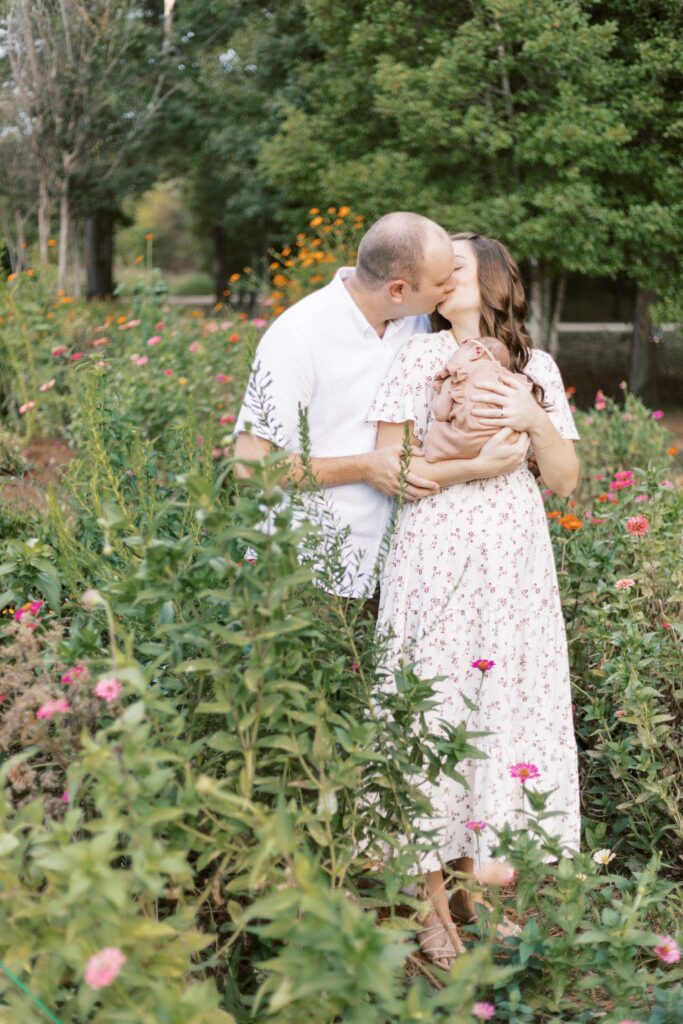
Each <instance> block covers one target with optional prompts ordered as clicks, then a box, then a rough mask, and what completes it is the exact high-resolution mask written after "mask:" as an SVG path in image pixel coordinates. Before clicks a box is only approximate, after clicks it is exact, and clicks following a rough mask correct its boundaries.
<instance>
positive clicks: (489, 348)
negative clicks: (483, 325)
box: [424, 338, 533, 462]
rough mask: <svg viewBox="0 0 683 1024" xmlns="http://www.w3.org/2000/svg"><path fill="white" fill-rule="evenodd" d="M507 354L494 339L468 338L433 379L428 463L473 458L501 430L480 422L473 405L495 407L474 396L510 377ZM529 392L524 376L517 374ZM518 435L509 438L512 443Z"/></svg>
mask: <svg viewBox="0 0 683 1024" xmlns="http://www.w3.org/2000/svg"><path fill="white" fill-rule="evenodd" d="M509 367H510V353H509V351H508V349H507V346H506V345H504V344H503V342H502V341H499V340H498V339H497V338H470V339H469V340H468V341H465V342H463V344H462V345H460V346H459V347H458V350H457V352H456V353H455V354H454V355H453V356H452V358H451V359H450V360H449V361H448V363H447V365H446V367H445V368H444V369H443V370H441V372H440V373H437V375H436V377H435V378H434V400H433V402H432V412H433V414H434V419H433V421H432V423H431V424H430V426H429V428H428V430H427V433H426V435H425V439H424V455H425V459H426V460H427V462H439V461H441V460H442V459H473V458H475V457H476V456H477V455H478V454H479V452H480V451H481V449H482V447H483V445H484V444H485V443H486V441H488V440H489V438H490V437H493V435H494V434H495V433H497V431H498V430H499V429H500V427H499V426H497V424H496V421H495V420H479V419H477V417H476V416H475V415H474V413H473V411H472V410H473V408H474V406H475V405H479V406H485V407H486V408H491V409H492V408H494V406H493V405H492V404H491V403H487V402H485V401H481V399H479V400H477V398H476V397H475V395H476V391H477V388H478V386H479V385H480V384H490V383H495V382H496V381H498V380H500V378H501V377H502V376H505V375H509V374H510V369H509ZM514 376H515V377H516V378H517V379H518V380H521V381H522V382H523V383H524V385H525V387H528V389H529V390H530V391H531V390H532V387H533V385H532V383H531V381H530V380H529V378H528V377H527V376H526V374H523V373H516V374H514ZM517 437H519V434H517V433H514V434H512V435H511V437H510V440H511V441H514V440H516V439H517Z"/></svg>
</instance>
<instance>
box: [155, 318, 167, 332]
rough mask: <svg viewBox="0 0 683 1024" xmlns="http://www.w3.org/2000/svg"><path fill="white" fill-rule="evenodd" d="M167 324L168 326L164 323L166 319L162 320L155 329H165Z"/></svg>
mask: <svg viewBox="0 0 683 1024" xmlns="http://www.w3.org/2000/svg"><path fill="white" fill-rule="evenodd" d="M165 326H166V324H165V323H164V321H163V320H160V321H159V323H158V324H155V325H154V330H155V331H163V329H164V327H165Z"/></svg>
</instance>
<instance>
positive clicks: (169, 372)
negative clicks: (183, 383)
mask: <svg viewBox="0 0 683 1024" xmlns="http://www.w3.org/2000/svg"><path fill="white" fill-rule="evenodd" d="M172 376H173V370H171V368H170V367H169V368H168V369H167V370H164V377H172Z"/></svg>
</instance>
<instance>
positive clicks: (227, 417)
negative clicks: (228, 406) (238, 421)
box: [218, 412, 235, 426]
mask: <svg viewBox="0 0 683 1024" xmlns="http://www.w3.org/2000/svg"><path fill="white" fill-rule="evenodd" d="M218 422H219V423H220V424H221V426H225V424H226V423H234V422H235V417H234V415H233V414H232V413H231V412H226V413H225V414H224V415H223V416H221V418H220V419H219V421H218Z"/></svg>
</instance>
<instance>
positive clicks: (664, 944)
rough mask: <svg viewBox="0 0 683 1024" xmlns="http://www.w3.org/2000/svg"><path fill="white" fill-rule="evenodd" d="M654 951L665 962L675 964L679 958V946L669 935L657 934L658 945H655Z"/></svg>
mask: <svg viewBox="0 0 683 1024" xmlns="http://www.w3.org/2000/svg"><path fill="white" fill-rule="evenodd" d="M655 953H656V954H657V956H658V957H659V959H660V960H663V961H664V963H665V964H677V963H678V961H679V960H680V959H681V950H680V947H679V945H678V943H677V942H676V940H675V939H674V938H673V937H672V936H671V935H660V936H659V945H657V946H655Z"/></svg>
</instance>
